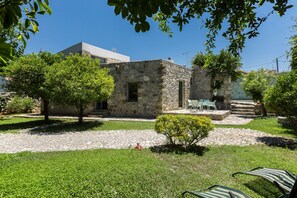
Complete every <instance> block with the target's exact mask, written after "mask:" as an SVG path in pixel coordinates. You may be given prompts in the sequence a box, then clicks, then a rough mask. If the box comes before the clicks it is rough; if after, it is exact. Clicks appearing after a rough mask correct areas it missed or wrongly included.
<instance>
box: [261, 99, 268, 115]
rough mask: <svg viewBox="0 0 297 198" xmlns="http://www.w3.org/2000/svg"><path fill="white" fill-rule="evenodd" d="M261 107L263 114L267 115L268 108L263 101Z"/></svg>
mask: <svg viewBox="0 0 297 198" xmlns="http://www.w3.org/2000/svg"><path fill="white" fill-rule="evenodd" d="M261 108H262V115H263V116H267V110H266V108H265V106H264V104H263V102H261Z"/></svg>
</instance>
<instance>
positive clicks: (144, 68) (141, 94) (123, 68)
mask: <svg viewBox="0 0 297 198" xmlns="http://www.w3.org/2000/svg"><path fill="white" fill-rule="evenodd" d="M102 66H105V67H108V68H110V74H111V75H112V76H113V77H114V80H115V89H114V92H113V94H112V95H111V97H110V98H109V99H108V100H107V104H108V106H107V108H108V111H109V114H110V115H111V116H130V117H155V116H156V115H158V114H160V113H161V112H162V88H163V86H162V80H163V79H162V75H163V70H164V66H163V65H162V60H154V61H141V62H127V63H111V64H106V65H105V64H104V65H102ZM128 83H138V101H137V102H129V101H128V94H127V92H128Z"/></svg>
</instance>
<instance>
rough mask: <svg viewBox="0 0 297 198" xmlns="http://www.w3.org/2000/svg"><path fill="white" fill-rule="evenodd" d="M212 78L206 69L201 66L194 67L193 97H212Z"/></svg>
mask: <svg viewBox="0 0 297 198" xmlns="http://www.w3.org/2000/svg"><path fill="white" fill-rule="evenodd" d="M210 83H211V79H210V77H209V76H207V74H206V70H202V69H201V68H199V67H194V68H193V70H192V86H191V97H190V98H191V99H195V100H197V99H211V97H212V94H211V93H210V90H211V88H210Z"/></svg>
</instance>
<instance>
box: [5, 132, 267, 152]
mask: <svg viewBox="0 0 297 198" xmlns="http://www.w3.org/2000/svg"><path fill="white" fill-rule="evenodd" d="M261 137H262V138H263V137H272V136H271V135H268V134H265V133H262V132H258V131H254V130H249V129H229V128H228V129H227V128H224V129H223V128H216V129H215V130H214V131H211V132H210V134H209V137H208V138H205V139H203V140H202V141H201V142H199V145H242V146H245V145H253V144H261V141H259V139H261ZM164 141H165V136H163V135H160V134H157V133H156V132H155V131H153V130H141V131H140V130H117V131H87V132H67V133H60V134H30V133H28V132H23V133H19V134H0V153H16V152H21V151H33V152H45V151H63V150H84V149H97V148H108V149H109V148H112V149H120V148H129V147H134V146H135V145H136V143H140V145H142V146H143V147H145V148H147V147H150V146H157V145H161V144H163V143H164Z"/></svg>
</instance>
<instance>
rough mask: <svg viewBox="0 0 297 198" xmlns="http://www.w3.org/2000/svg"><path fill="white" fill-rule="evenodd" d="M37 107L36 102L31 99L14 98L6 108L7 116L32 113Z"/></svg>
mask: <svg viewBox="0 0 297 198" xmlns="http://www.w3.org/2000/svg"><path fill="white" fill-rule="evenodd" d="M34 107H35V102H34V100H33V99H32V98H30V97H19V96H14V97H13V98H12V99H11V100H10V101H9V102H8V103H7V104H6V106H5V108H4V111H5V113H6V114H14V113H31V112H32V110H33V109H34Z"/></svg>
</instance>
